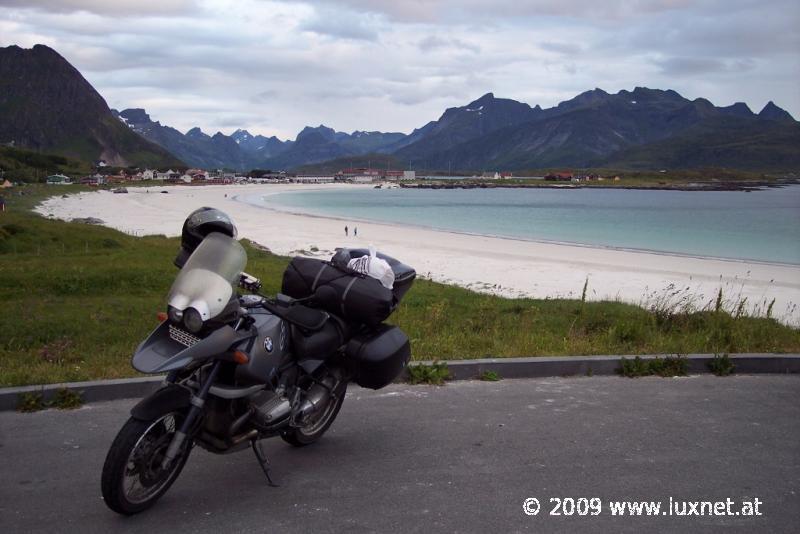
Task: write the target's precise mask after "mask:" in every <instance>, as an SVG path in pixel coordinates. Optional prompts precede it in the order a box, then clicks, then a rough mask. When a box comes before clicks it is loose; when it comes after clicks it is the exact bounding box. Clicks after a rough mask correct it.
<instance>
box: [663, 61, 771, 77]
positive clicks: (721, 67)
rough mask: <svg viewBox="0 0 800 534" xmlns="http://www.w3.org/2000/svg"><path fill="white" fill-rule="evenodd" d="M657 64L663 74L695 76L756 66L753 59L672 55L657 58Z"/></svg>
mask: <svg viewBox="0 0 800 534" xmlns="http://www.w3.org/2000/svg"><path fill="white" fill-rule="evenodd" d="M655 64H656V65H657V66H658V67H659V68H660V69H661V72H662V73H663V74H667V75H669V76H694V75H697V74H702V75H704V76H708V75H710V74H712V73H720V72H743V71H747V70H752V69H753V68H754V67H755V63H754V62H753V61H752V60H738V61H722V60H719V59H714V58H695V57H670V58H666V59H659V60H656V61H655Z"/></svg>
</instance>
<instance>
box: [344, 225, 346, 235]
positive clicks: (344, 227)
mask: <svg viewBox="0 0 800 534" xmlns="http://www.w3.org/2000/svg"><path fill="white" fill-rule="evenodd" d="M344 236H345V237H347V225H346V224H345V225H344Z"/></svg>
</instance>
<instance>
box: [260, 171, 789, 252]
mask: <svg viewBox="0 0 800 534" xmlns="http://www.w3.org/2000/svg"><path fill="white" fill-rule="evenodd" d="M247 201H248V202H254V203H260V204H263V205H266V206H267V207H275V208H278V209H283V210H288V211H295V212H303V213H311V214H317V215H330V216H335V217H341V218H344V219H348V220H358V219H362V220H374V221H384V222H392V223H400V224H411V225H417V226H425V227H431V228H439V229H444V230H455V231H460V232H468V233H475V234H484V235H496V236H505V237H512V238H521V239H530V240H539V241H556V242H568V243H580V244H586V245H597V246H605V247H618V248H626V249H641V250H650V251H659V252H670V253H677V254H688V255H693V256H710V257H718V258H731V259H742V260H757V261H765V262H776V263H791V264H800V186H790V187H784V188H778V189H768V190H765V191H755V192H752V193H745V192H741V191H642V190H625V189H568V190H567V189H446V190H432V189H389V190H387V189H360V188H359V189H356V188H353V189H352V190H350V189H338V190H329V191H325V190H316V191H313V190H312V191H301V192H291V193H281V194H277V195H270V196H267V197H263V198H261V197H258V198H255V199H254V198H252V197H251V198H248V199H247ZM351 226H352V224H351Z"/></svg>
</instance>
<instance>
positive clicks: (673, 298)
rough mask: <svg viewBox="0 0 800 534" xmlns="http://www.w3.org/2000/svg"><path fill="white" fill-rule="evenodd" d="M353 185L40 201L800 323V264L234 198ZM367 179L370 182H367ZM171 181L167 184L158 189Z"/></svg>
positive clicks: (89, 213)
mask: <svg viewBox="0 0 800 534" xmlns="http://www.w3.org/2000/svg"><path fill="white" fill-rule="evenodd" d="M351 187H359V186H353V185H349V184H325V185H314V186H308V185H300V184H275V185H246V186H245V185H219V186H206V187H203V188H185V187H169V186H166V187H165V186H158V187H156V188H132V189H130V190H129V191H130V192H129V193H128V194H113V193H110V192H107V191H97V192H88V193H79V194H77V195H71V196H69V197H67V198H61V197H52V198H50V199H47V200H46V201H44V202H43V203H42V204H40V205H39V206H37V208H36V211H37V212H38V213H40V214H43V215H45V216H48V215H52V216H54V217H56V218H59V219H66V220H71V219H74V218H85V217H96V218H98V219H101V220H102V221H104V225H106V226H109V227H112V228H116V229H118V230H121V231H123V232H126V233H128V234H132V235H150V234H164V235H168V236H176V235H179V234H180V229H181V225H182V223H183V220H184V219H185V218H186V215H188V214H189V213H190V212H191V211H192V210H194V209H196V208H198V207H201V206H208V205H210V206H214V207H218V208H220V209H222V210H223V211H225V212H227V213H228V214H230V215H231V217H233V219H234V221H235V222H236V224H237V226H238V228H239V236H240V237H243V238H247V239H250V240H252V241H254V242H256V243H258V244H261V245H262V246H265V247H266V248H268V249H269V250H271V251H272V252H274V253H276V254H280V255H293V254H297V253H298V252H300V251H310V250H313V249H315V248H316V249H317V252H314V253H308V252H306V254H307V255H313V256H316V257H319V258H326V257H329V255H330V254H332V252H333V250H334V249H335V248H336V247H342V246H344V247H366V246H367V245H369V244H374V245H375V246H376V247H377V248H378V250H381V251H382V252H384V253H386V254H388V255H390V256H394V257H396V258H398V259H399V260H401V261H403V262H404V263H407V264H409V265H412V266H413V267H414V268H415V269H416V270H417V273H418V274H419V275H420V276H422V277H425V278H428V279H431V280H434V281H437V282H442V283H447V284H455V285H459V286H462V287H465V288H467V289H471V290H474V291H480V292H485V293H492V294H496V295H499V296H503V297H511V298H520V297H528V298H538V299H552V298H578V299H579V298H581V294H582V288H583V287H584V284H585V283H587V280H588V291H587V294H586V298H587V300H619V301H623V302H628V303H632V304H637V305H640V306H645V307H647V306H648V305H653V304H655V303H656V302H661V303H662V304H664V303H665V301H667V302H669V303H671V304H674V305H676V306H677V305H679V303H680V302H681V299H683V301H682V302H683V303H684V304H686V302H687V301H691V304H693V305H694V306H695V307H696V308H704V307H707V306H710V305H712V303H713V301H714V300H715V299H716V296H717V293H718V291H719V290H720V289H722V291H723V299H724V301H725V308H726V309H728V310H731V309H734V310H735V308H736V306H737V305H738V303H740V302H741V301H742V300H744V299H746V301H745V303H746V306H745V309H746V310H747V311H749V312H751V313H755V314H759V315H763V314H764V312H765V311H766V309H767V307H768V305H769V302H770V301H771V300H772V299H773V298H774V299H775V304H774V306H773V316H774V317H775V318H777V319H779V320H780V321H781V322H784V323H787V324H792V325H795V326H796V325H800V310H798V304H800V266H797V265H792V264H778V263H758V262H752V261H746V260H730V259H715V258H702V257H696V256H683V255H671V254H662V253H653V252H645V251H639V250H619V249H613V248H600V247H595V246H592V245H589V246H583V245H577V244H566V243H564V244H561V243H548V242H539V241H526V240H519V239H515V238H506V237H492V236H484V235H476V234H464V233H455V232H450V231H442V230H435V229H427V228H421V227H416V226H402V225H398V224H393V223H379V222H373V221H365V222H358V228H359V234H360V235H359V236H358V237H353V236H352V235H350V236H348V237H345V236H344V232H343V224H342V223H343V222H346V221H352V220H353V219H347V220H344V219H337V218H333V217H328V216H317V215H310V214H295V213H288V212H285V211H280V210H277V209H275V208H272V207H269V206H254V205H252V204H249V203H246V202H244V201H242V200H241V199H240V198H238V197H241V196H243V195H245V194H247V195H269V194H277V193H283V192H289V191H298V190H300V191H310V190H312V189H313V190H333V189H337V188H351ZM364 187H371V186H364ZM161 190H168V191H169V194H161V193H159V191H161Z"/></svg>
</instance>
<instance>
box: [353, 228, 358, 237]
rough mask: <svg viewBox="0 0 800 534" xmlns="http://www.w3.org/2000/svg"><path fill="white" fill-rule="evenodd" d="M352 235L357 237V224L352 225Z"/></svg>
mask: <svg viewBox="0 0 800 534" xmlns="http://www.w3.org/2000/svg"><path fill="white" fill-rule="evenodd" d="M353 237H358V226H354V227H353Z"/></svg>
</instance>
